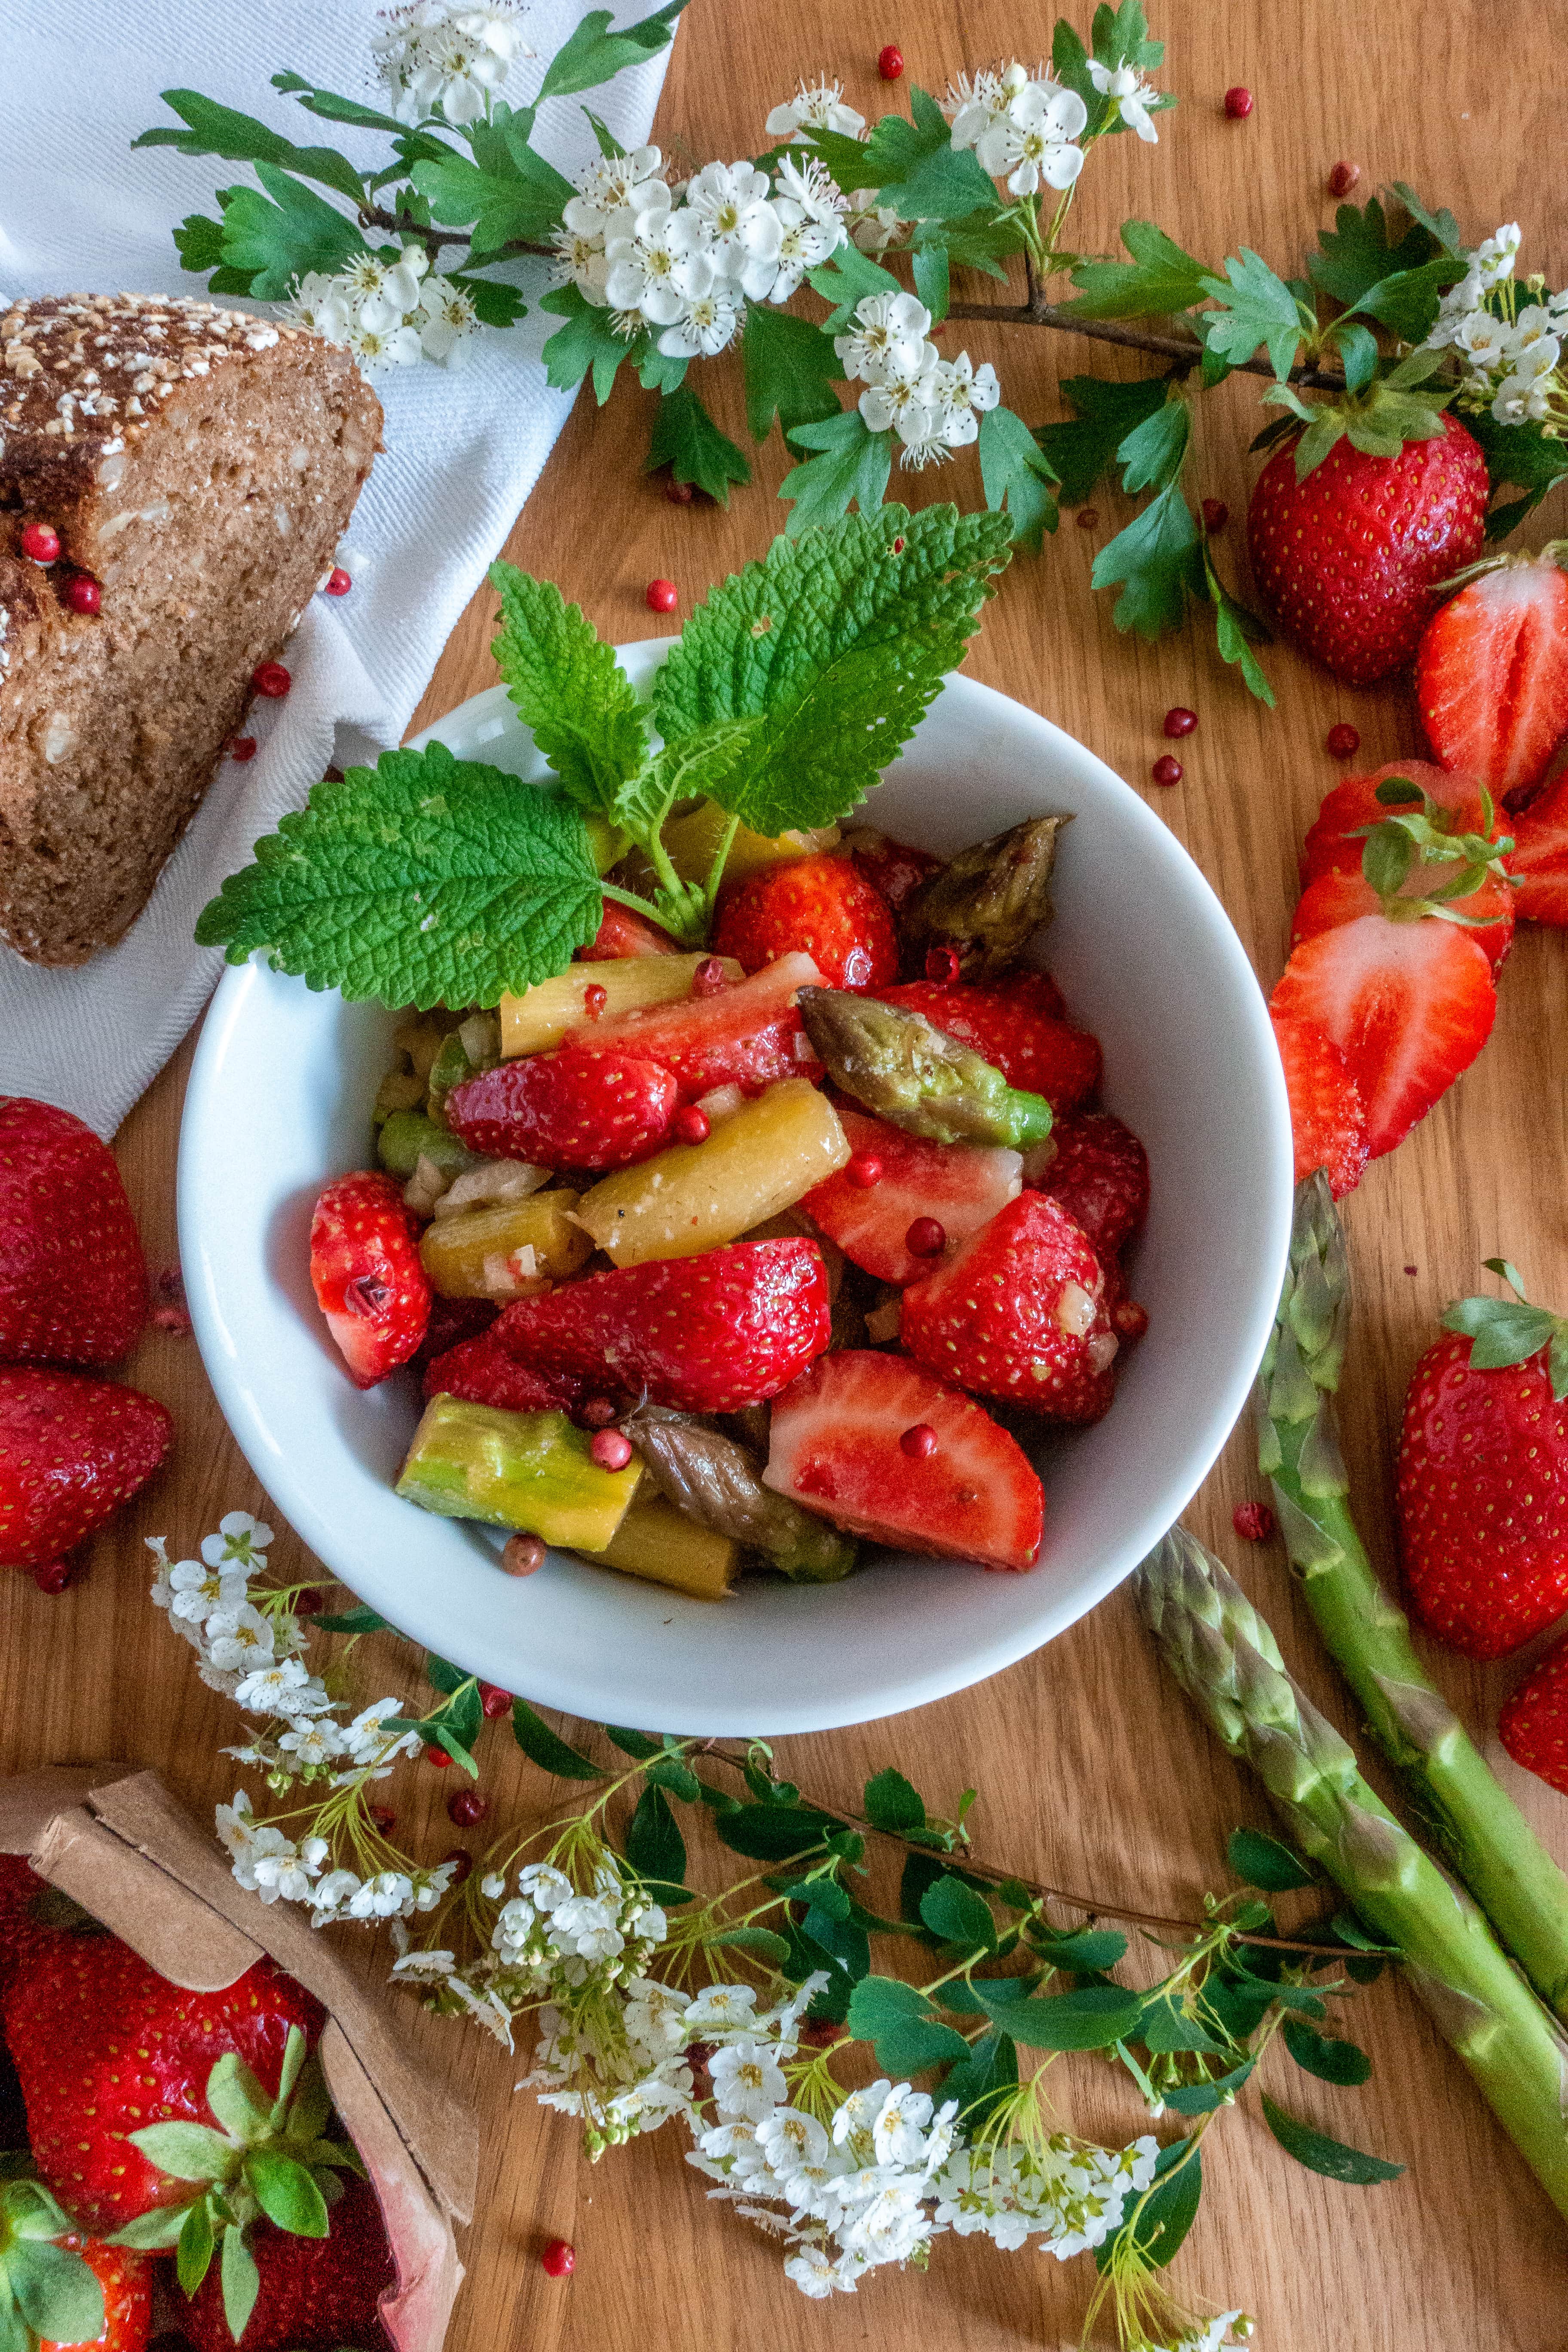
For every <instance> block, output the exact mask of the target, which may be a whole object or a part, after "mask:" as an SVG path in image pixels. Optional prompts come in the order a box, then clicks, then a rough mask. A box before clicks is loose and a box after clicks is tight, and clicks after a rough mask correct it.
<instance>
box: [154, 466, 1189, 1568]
mask: <svg viewBox="0 0 1568 2352" xmlns="http://www.w3.org/2000/svg"><path fill="white" fill-rule="evenodd" d="M1006 555H1007V541H1006V534H1005V522H1004V521H1003V520H1001V519H999V518H997V517H995V516H989V515H978V516H964V517H960V516H959V515H958V514H956V513H955V512H954V510H953V509H951V508H947V507H935V508H929V509H925V510H924V511H923V512H922V513H920V514H918V515H910V514H908V513H906V512H905V511H904V510H902V509H898V508H883V509H879V510H878V511H877V512H875V513H873V514H872V515H870V516H866V517H854V518H850V519H848V520H846V521H845V522H843V523H841V524H838V525H837V526H836V527H834V528H832V529H830V530H820V531H812V532H808V533H806V534H805V535H804V536H803V537H801V538H800V539H797V540H781V541H778V542H777V544H776V545H775V546H774V548H773V551H771V553H770V554H769V556H768V557H767V559H766V560H765V562H762V563H756V564H752V565H751V566H749V567H748V569H747V570H746V571H745V572H742V573H741V574H740V575H739V576H738V577H737V578H735V579H732V580H731V581H728V582H726V583H723V584H722V585H721V587H720V588H718V589H717V590H715V591H714V593H712V595H710V598H709V600H708V602H707V604H705V605H703V606H702V607H701V608H700V610H699V611H698V612H697V613H696V614H694V615H693V617H692V620H691V622H690V624H689V626H688V628H687V630H686V632H685V634H684V636H683V637H682V639H681V641H680V642H679V645H677V646H675V647H674V648H673V649H672V651H671V653H670V655H669V656H668V660H667V661H666V662H665V664H664V665H663V667H662V668H661V669H660V670H659V671H658V674H657V677H656V679H655V682H654V687H653V695H652V702H651V707H650V708H647V709H645V707H644V706H643V705H642V704H641V703H639V701H638V699H637V695H636V693H635V692H634V690H633V688H632V686H631V684H630V682H629V681H628V679H627V678H626V676H625V674H624V672H622V671H621V670H620V668H619V667H618V666H617V664H616V660H615V657H614V655H613V654H612V652H611V651H610V649H609V648H608V647H607V646H604V645H602V644H600V642H599V641H598V639H597V638H596V637H595V635H594V632H593V630H592V629H591V627H590V626H589V625H588V623H587V622H586V621H585V620H584V617H583V615H582V614H581V613H580V612H579V611H578V610H577V609H576V608H575V607H568V606H566V605H565V604H563V600H562V598H561V596H560V594H559V593H558V592H557V591H556V590H555V589H553V588H552V587H550V586H548V585H547V584H545V583H541V582H539V581H536V580H533V579H531V578H529V577H528V576H527V575H526V574H523V573H521V572H516V571H514V570H512V569H511V568H510V567H509V566H506V565H498V566H497V567H496V569H495V572H494V574H493V575H492V576H493V578H494V582H495V585H496V586H497V588H498V590H499V592H500V602H501V619H500V634H499V635H498V637H497V640H496V647H495V651H496V658H497V661H498V665H499V667H500V672H501V676H502V677H503V679H504V680H505V682H506V684H507V687H508V688H509V691H510V697H511V699H512V701H513V703H514V704H515V706H516V708H517V710H518V712H519V714H520V716H521V718H522V719H523V720H524V721H525V722H526V723H527V725H528V726H529V727H530V728H531V730H532V733H533V738H534V741H535V743H536V745H537V747H538V749H539V751H541V753H542V755H543V757H544V758H545V760H546V761H548V762H549V764H550V766H551V768H552V771H553V782H552V784H547V786H546V787H545V788H543V789H542V788H541V787H540V786H538V785H535V784H531V783H524V782H519V781H518V780H517V779H515V778H513V777H510V776H507V775H503V774H501V773H500V772H498V771H497V770H495V769H492V768H488V767H484V766H481V765H479V764H477V763H475V762H471V761H458V760H455V759H454V758H453V757H452V755H451V754H450V752H448V751H445V750H443V749H442V748H441V747H440V746H439V745H433V746H432V747H431V748H430V749H429V750H427V751H397V752H393V753H389V754H386V755H385V756H384V758H383V759H382V761H381V762H380V764H379V767H378V769H377V770H375V771H374V772H372V771H365V770H360V771H354V772H351V773H350V774H349V775H348V776H347V777H346V778H345V779H344V780H342V782H328V783H325V784H323V785H321V786H320V787H318V789H317V791H316V793H313V794H312V796H311V801H310V807H309V808H308V809H307V810H306V811H304V812H302V813H301V814H300V815H298V816H295V817H290V818H286V819H285V820H284V823H283V825H282V827H281V829H280V832H279V835H275V836H272V837H270V838H269V839H268V840H266V841H263V842H261V843H258V847H257V862H256V863H255V864H254V865H253V866H249V867H247V868H246V869H245V870H244V871H243V872H242V873H240V874H239V875H237V876H235V877H231V878H230V880H229V882H228V883H227V884H226V886H225V889H224V893H223V896H222V897H221V898H219V899H217V900H216V901H215V902H214V904H213V906H212V907H211V908H209V909H208V910H207V913H206V914H205V916H204V918H203V929H202V933H201V935H202V936H204V937H205V938H207V939H211V940H222V941H223V942H224V943H225V944H226V946H227V948H228V950H229V954H230V957H231V960H236V961H237V960H241V959H243V958H244V957H245V956H247V955H248V954H249V953H251V952H252V951H253V950H256V949H258V948H265V949H267V950H269V951H270V952H271V955H272V958H273V961H275V963H277V964H279V965H280V966H281V967H282V968H283V969H286V970H289V971H298V972H300V973H302V974H303V975H304V977H305V978H306V979H307V980H308V981H309V982H310V983H311V984H312V985H315V986H326V985H337V986H339V987H341V988H342V990H343V992H344V993H345V994H353V995H359V996H367V995H374V996H378V997H380V998H381V1000H382V1001H383V1002H387V1003H395V1004H400V1005H403V1006H406V1007H408V1008H409V1009H407V1010H406V1011H405V1012H404V1014H403V1018H402V1021H401V1023H400V1024H399V1026H398V1027H397V1029H396V1031H395V1045H396V1053H397V1061H396V1066H395V1068H393V1069H391V1070H390V1071H388V1073H387V1074H386V1076H385V1078H384V1082H383V1084H382V1087H381V1090H380V1093H379V1096H378V1097H377V1099H376V1102H375V1106H374V1149H375V1155H376V1159H377V1161H378V1163H379V1164H378V1165H377V1166H375V1167H374V1168H366V1169H364V1170H361V1171H355V1172H354V1173H352V1174H349V1175H346V1176H342V1177H340V1178H338V1179H337V1180H336V1181H333V1182H331V1183H329V1184H328V1185H327V1186H326V1188H325V1189H324V1191H323V1192H322V1193H321V1198H320V1200H319V1201H318V1202H317V1204H316V1209H315V1214H314V1219H313V1222H312V1226H311V1234H310V1274H311V1279H312V1283H313V1286H314V1289H315V1294H316V1297H317V1300H318V1302H319V1304H320V1306H321V1309H322V1311H323V1313H324V1315H325V1316H326V1318H327V1322H328V1325H329V1328H330V1329H331V1335H332V1337H333V1339H335V1340H336V1342H337V1344H338V1346H339V1348H340V1349H341V1350H342V1355H343V1358H344V1360H345V1363H346V1365H347V1368H348V1370H349V1372H350V1374H351V1376H352V1377H353V1380H354V1381H356V1382H357V1383H358V1384H359V1385H360V1386H361V1387H370V1386H372V1385H373V1384H374V1383H376V1382H378V1381H382V1380H384V1379H385V1378H387V1377H388V1376H390V1375H392V1374H394V1373H396V1372H397V1371H398V1370H400V1368H402V1367H405V1366H408V1367H412V1368H413V1369H414V1370H415V1371H416V1374H417V1376H418V1379H419V1381H420V1382H421V1384H422V1388H423V1393H424V1398H425V1408H424V1413H423V1417H422V1419H421V1420H420V1421H419V1423H418V1427H417V1430H416V1433H415V1435H414V1438H413V1442H412V1444H411V1446H410V1448H409V1451H408V1455H407V1459H406V1462H405V1465H404V1467H403V1471H402V1474H401V1476H400V1478H399V1480H398V1491H399V1493H400V1494H402V1495H404V1496H406V1497H407V1498H408V1499H409V1500H410V1501H411V1502H414V1503H417V1504H421V1505H423V1506H424V1507H426V1509H429V1510H432V1511H436V1512H439V1513H442V1514H445V1515H447V1516H452V1517H467V1518H473V1519H478V1520H482V1521H486V1522H488V1523H489V1524H490V1525H493V1526H497V1527H500V1528H506V1529H508V1530H510V1538H511V1539H510V1542H509V1544H508V1546H507V1549H506V1552H505V1554H504V1558H505V1560H506V1564H507V1565H508V1566H509V1567H510V1568H511V1569H512V1570H514V1571H516V1572H527V1570H530V1569H531V1568H534V1567H537V1566H538V1565H539V1564H540V1563H541V1561H542V1559H543V1557H544V1551H545V1548H546V1546H547V1545H559V1546H563V1547H564V1548H566V1549H571V1550H574V1551H575V1552H578V1553H580V1554H582V1555H584V1557H586V1558H588V1559H594V1560H596V1561H599V1562H601V1563H604V1564H606V1565H608V1566H610V1567H613V1568H616V1569H619V1570H626V1571H628V1572H630V1573H632V1574H634V1575H640V1576H644V1577H648V1578H652V1579H654V1580H657V1581H659V1582H662V1583H666V1584H669V1585H673V1586H676V1587H679V1589H681V1590H683V1591H687V1592H689V1593H691V1594H695V1595H701V1596H704V1597H718V1596H719V1595H721V1594H722V1593H724V1592H725V1591H728V1590H729V1588H730V1586H731V1582H732V1581H733V1580H734V1578H735V1576H736V1575H737V1573H738V1572H739V1571H740V1570H742V1567H745V1568H762V1569H766V1570H773V1571H775V1572H782V1574H783V1575H784V1576H785V1577H787V1578H790V1579H792V1580H798V1581H806V1582H814V1583H823V1582H827V1581H832V1580H837V1579H838V1578H841V1577H843V1576H845V1575H847V1573H848V1572H849V1571H850V1570H851V1569H852V1568H853V1567H854V1566H855V1563H856V1559H857V1557H858V1547H859V1546H860V1545H861V1544H862V1543H867V1542H868V1543H872V1544H881V1545H885V1546H889V1547H891V1548H893V1549H898V1550H909V1549H912V1550H918V1551H921V1552H927V1553H934V1554H938V1555H942V1556H946V1557H952V1558H954V1559H964V1560H973V1561H980V1562H982V1563H984V1566H986V1567H987V1568H992V1569H1000V1570H1022V1569H1027V1568H1029V1567H1030V1566H1032V1565H1033V1564H1034V1562H1035V1560H1036V1559H1037V1557H1038V1555H1039V1550H1040V1544H1041V1536H1042V1528H1043V1522H1044V1511H1045V1499H1044V1495H1043V1492H1042V1488H1041V1485H1040V1480H1039V1476H1038V1475H1037V1471H1036V1469H1035V1468H1034V1466H1033V1464H1032V1463H1031V1461H1030V1459H1029V1454H1028V1453H1027V1452H1026V1446H1027V1445H1028V1444H1029V1443H1030V1440H1031V1438H1032V1437H1033V1436H1035V1435H1037V1433H1038V1432H1039V1431H1040V1429H1041V1427H1042V1425H1043V1424H1045V1423H1087V1422H1093V1421H1097V1420H1099V1419H1100V1416H1101V1415H1102V1414H1103V1413H1104V1412H1107V1411H1108V1410H1109V1408H1110V1403H1111V1401H1112V1397H1113V1393H1114V1388H1115V1381H1116V1374H1117V1370H1118V1366H1119V1363H1120V1361H1121V1357H1122V1354H1123V1351H1124V1349H1125V1348H1126V1347H1127V1345H1128V1344H1129V1343H1130V1342H1131V1341H1132V1340H1133V1339H1136V1338H1137V1337H1138V1336H1139V1334H1140V1333H1141V1332H1142V1329H1143V1328H1144V1325H1145V1322H1146V1319H1147V1318H1146V1317H1145V1315H1144V1313H1143V1310H1142V1308H1141V1307H1139V1306H1138V1305H1137V1304H1136V1303H1135V1301H1134V1300H1133V1299H1132V1298H1131V1296H1130V1295H1129V1292H1128V1288H1127V1283H1126V1278H1125V1275H1124V1272H1123V1266H1122V1254H1123V1252H1124V1250H1125V1248H1126V1245H1127V1244H1128V1243H1129V1242H1130V1241H1131V1239H1132V1238H1133V1236H1134V1235H1135V1234H1136V1233H1137V1231H1138V1229H1139V1227H1140V1225H1141V1224H1142V1220H1143V1216H1144V1213H1145V1209H1146V1206H1147V1202H1148V1190H1149V1180H1148V1169H1147V1163H1146V1160H1145V1157H1144V1153H1143V1150H1142V1145H1141V1144H1140V1142H1139V1141H1138V1139H1137V1138H1136V1137H1135V1136H1134V1135H1133V1134H1131V1131H1130V1130H1129V1129H1127V1128H1126V1127H1125V1126H1124V1125H1123V1124H1122V1122H1121V1120H1120V1119H1118V1118H1115V1117H1113V1116H1112V1115H1111V1114H1110V1112H1109V1111H1107V1110H1105V1109H1102V1108H1098V1107H1097V1104H1096V1096H1097V1089H1098V1087H1099V1083H1100V1046H1099V1045H1098V1043H1097V1042H1096V1040H1095V1038H1094V1036H1093V1034H1091V1033H1090V1031H1089V1030H1088V1029H1086V1028H1084V1027H1082V1026H1080V1025H1079V1024H1077V1023H1076V1022H1075V1021H1074V1020H1073V1019H1072V1018H1071V1016H1070V1013H1069V1009H1068V1006H1067V1005H1066V1004H1065V1003H1064V1002H1063V1000H1062V997H1061V994H1060V992H1059V991H1058V988H1057V986H1056V984H1055V982H1053V981H1052V980H1051V979H1050V977H1049V976H1048V974H1047V972H1046V971H1043V970H1041V969H1039V968H1038V967H1037V964H1036V963H1035V962H1034V961H1032V960H1031V949H1032V946H1033V944H1034V943H1035V942H1036V940H1037V936H1038V934H1039V933H1040V930H1041V928H1042V926H1043V925H1044V924H1045V922H1046V921H1047V918H1048V915H1049V899H1048V889H1049V885H1050V880H1051V875H1052V869H1053V866H1054V864H1055V860H1056V856H1057V850H1058V840H1059V837H1060V835H1061V832H1062V827H1063V824H1064V822H1065V820H1063V819H1061V818H1059V817H1056V816H1050V815H1042V816H1038V817H1036V818H1033V819H1030V820H1027V821H1026V822H1025V823H1022V824H1017V825H1016V826H1014V827H1012V828H1011V829H1010V830H1008V831H1006V832H1005V833H1003V834H1000V835H996V836H994V837H993V838H989V839H985V840H982V841H979V842H976V843H974V844H973V845H972V846H970V847H968V848H966V849H963V850H962V851H960V852H959V853H958V854H957V855H956V856H952V857H951V858H949V859H945V860H944V859H940V858H937V857H935V856H930V855H928V854H927V853H926V852H924V851H922V850H921V849H919V848H916V847H913V846H911V845H908V844H905V843H901V842H898V841H894V840H891V839H889V838H888V837H887V836H885V835H882V834H881V833H880V832H879V831H877V830H875V829H874V828H872V827H870V826H869V825H867V824H864V823H860V822H857V821H856V819H855V816H854V812H855V810H856V809H857V807H858V804H859V803H860V802H862V801H863V800H864V798H865V796H866V794H867V793H868V791H869V790H870V789H871V787H872V786H873V785H874V784H875V782H877V780H878V775H879V771H880V769H881V768H882V767H884V766H885V765H886V764H887V763H888V762H889V761H890V760H892V759H893V758H895V757H896V756H897V755H898V752H899V750H900V746H901V745H902V743H903V742H904V741H906V740H908V738H909V736H910V733H911V732H912V731H913V729H914V727H915V725H916V723H917V722H918V720H919V718H920V715H921V711H922V710H923V709H924V708H925V707H926V705H927V703H928V702H929V701H930V700H931V697H932V696H933V695H934V694H935V693H936V691H937V690H938V688H939V687H940V685H941V682H942V677H943V676H944V675H945V673H946V672H947V671H948V670H949V669H951V668H952V667H954V666H955V664H956V663H957V662H958V661H959V660H960V659H961V658H962V656H963V649H964V646H965V644H966V643H967V640H968V637H969V635H970V634H971V632H972V631H973V627H974V625H975V623H976V621H977V619H978V617H979V614H980V610H981V607H982V605H983V604H984V600H985V598H986V596H987V595H988V594H990V593H992V592H993V587H994V578H995V575H996V573H997V572H999V571H1000V569H1001V567H1002V565H1003V564H1004V563H1005V560H1006ZM650 722H651V725H652V726H653V727H657V729H658V733H659V735H660V737H661V738H662V744H661V746H660V748H658V749H657V750H655V749H653V748H651V746H650V740H649V730H650ZM1020 1441H1022V1442H1020Z"/></svg>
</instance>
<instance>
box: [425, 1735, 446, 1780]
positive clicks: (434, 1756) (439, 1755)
mask: <svg viewBox="0 0 1568 2352" xmlns="http://www.w3.org/2000/svg"><path fill="white" fill-rule="evenodd" d="M451 1760H452V1759H451V1758H450V1757H449V1756H448V1755H447V1751H446V1749H445V1748H437V1745H436V1743H435V1741H434V1740H432V1741H431V1742H430V1744H429V1746H428V1747H427V1748H426V1750H425V1761H426V1764H434V1766H435V1767H436V1769H437V1772H444V1771H445V1770H446V1769H447V1765H448V1764H449V1763H450V1762H451Z"/></svg>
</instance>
